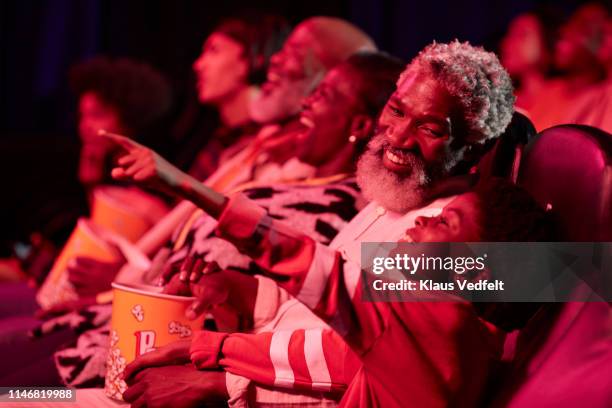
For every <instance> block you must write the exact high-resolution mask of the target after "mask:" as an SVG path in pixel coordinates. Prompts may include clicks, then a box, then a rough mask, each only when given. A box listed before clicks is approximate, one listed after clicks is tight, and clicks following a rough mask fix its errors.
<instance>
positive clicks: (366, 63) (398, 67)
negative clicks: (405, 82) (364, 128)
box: [345, 52, 406, 117]
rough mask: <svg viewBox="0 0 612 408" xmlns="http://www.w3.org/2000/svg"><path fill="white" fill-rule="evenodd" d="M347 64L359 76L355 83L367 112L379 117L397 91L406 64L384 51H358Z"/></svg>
mask: <svg viewBox="0 0 612 408" xmlns="http://www.w3.org/2000/svg"><path fill="white" fill-rule="evenodd" d="M345 64H346V65H347V66H348V67H349V68H350V69H351V71H352V72H353V73H354V74H355V75H356V76H357V77H358V80H359V81H358V82H357V83H356V84H355V85H356V87H357V90H358V91H357V92H358V96H359V98H360V100H361V101H362V103H363V104H364V108H365V110H366V112H367V113H368V115H371V116H373V117H377V116H378V115H379V114H380V111H381V110H382V108H383V107H384V106H385V104H386V103H387V100H388V99H389V97H390V96H391V94H392V93H393V92H394V91H395V88H396V83H397V79H398V78H399V76H400V74H401V73H402V71H403V70H404V68H405V67H406V64H405V63H404V62H403V61H402V60H400V59H399V58H395V57H393V56H391V55H389V54H386V53H384V52H358V53H356V54H353V55H352V56H350V57H349V58H348V59H347V60H346V62H345Z"/></svg>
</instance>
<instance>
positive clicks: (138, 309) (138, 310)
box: [132, 305, 144, 322]
mask: <svg viewBox="0 0 612 408" xmlns="http://www.w3.org/2000/svg"><path fill="white" fill-rule="evenodd" d="M132 315H133V316H134V318H136V320H137V321H139V322H142V321H143V320H144V308H143V307H142V305H134V307H133V308H132Z"/></svg>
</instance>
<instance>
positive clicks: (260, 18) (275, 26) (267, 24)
mask: <svg viewBox="0 0 612 408" xmlns="http://www.w3.org/2000/svg"><path fill="white" fill-rule="evenodd" d="M290 29H291V27H290V26H289V24H288V23H287V21H286V20H285V19H284V18H283V17H280V16H276V15H270V14H259V13H252V14H247V15H242V16H240V17H233V18H229V19H226V20H224V21H223V22H221V23H220V24H219V25H218V26H217V27H216V28H215V29H214V30H213V32H216V33H221V34H225V35H227V36H228V37H230V38H231V39H233V40H235V41H236V42H238V43H240V44H241V45H242V46H243V47H244V50H245V57H246V59H247V61H248V64H249V77H248V80H249V83H251V84H262V83H263V82H265V80H266V73H267V71H268V65H269V63H270V57H272V55H273V54H275V53H276V52H278V51H279V50H280V49H281V48H282V46H283V43H284V42H285V40H286V39H287V36H288V35H289V33H290Z"/></svg>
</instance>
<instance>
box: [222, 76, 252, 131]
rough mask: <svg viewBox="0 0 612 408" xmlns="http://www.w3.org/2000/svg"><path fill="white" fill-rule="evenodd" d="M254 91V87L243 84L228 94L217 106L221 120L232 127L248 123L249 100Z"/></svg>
mask: <svg viewBox="0 0 612 408" xmlns="http://www.w3.org/2000/svg"><path fill="white" fill-rule="evenodd" d="M256 92H257V89H256V88H255V87H252V86H245V87H243V88H241V89H240V90H238V91H236V92H234V93H233V94H232V95H230V96H228V97H227V98H226V99H225V100H224V101H223V102H222V103H221V104H219V105H218V107H217V108H218V110H219V117H220V118H221V122H222V123H223V124H224V125H225V126H227V127H229V128H232V129H233V128H237V127H240V126H242V125H244V124H246V123H248V122H249V121H250V116H249V102H250V100H251V98H253V97H254V96H255V93H256Z"/></svg>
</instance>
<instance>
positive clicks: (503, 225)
mask: <svg viewBox="0 0 612 408" xmlns="http://www.w3.org/2000/svg"><path fill="white" fill-rule="evenodd" d="M473 192H474V193H475V194H476V196H477V197H478V198H477V199H478V209H479V211H478V213H479V216H480V220H479V221H480V222H479V224H480V228H481V237H482V241H485V242H529V241H543V242H547V241H555V240H556V239H557V236H556V233H555V228H554V227H553V225H554V224H553V222H552V219H551V217H550V215H549V213H547V212H546V211H545V210H544V209H543V208H542V207H540V205H539V204H538V203H537V202H536V201H535V200H534V199H533V197H531V195H529V193H528V192H527V191H525V190H524V189H523V188H521V187H519V186H517V185H515V184H512V183H511V182H509V181H507V180H505V179H502V178H495V177H492V178H488V179H485V180H482V181H481V182H480V183H479V184H478V185H477V186H476V187H475V188H474V190H473ZM473 305H474V308H475V309H476V311H477V313H478V315H479V316H480V317H481V318H483V319H485V320H487V321H489V322H491V323H493V324H495V325H496V326H497V327H499V328H501V329H503V330H505V331H506V332H511V331H513V330H516V329H521V328H523V327H525V325H526V324H527V322H528V321H529V319H531V317H532V316H533V315H534V314H535V313H536V312H537V311H538V310H539V309H540V307H541V306H542V304H541V303H538V302H523V303H507V302H496V303H490V302H475V303H473Z"/></svg>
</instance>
